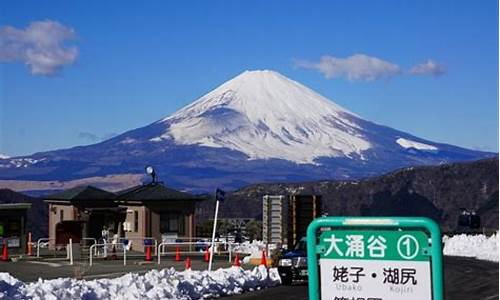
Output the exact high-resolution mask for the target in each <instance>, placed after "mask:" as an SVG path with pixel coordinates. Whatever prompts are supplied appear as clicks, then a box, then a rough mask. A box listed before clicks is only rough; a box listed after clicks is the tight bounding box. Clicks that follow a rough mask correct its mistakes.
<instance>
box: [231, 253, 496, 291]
mask: <svg viewBox="0 0 500 300" xmlns="http://www.w3.org/2000/svg"><path fill="white" fill-rule="evenodd" d="M444 281H445V299H446V300H494V299H498V263H492V262H488V261H481V260H475V259H470V258H462V257H445V259H444ZM230 298H231V300H257V299H259V300H265V299H287V300H299V299H300V300H303V299H307V283H299V284H295V285H293V286H280V287H276V288H271V289H267V290H263V291H258V292H253V293H246V294H242V295H238V296H233V297H230Z"/></svg>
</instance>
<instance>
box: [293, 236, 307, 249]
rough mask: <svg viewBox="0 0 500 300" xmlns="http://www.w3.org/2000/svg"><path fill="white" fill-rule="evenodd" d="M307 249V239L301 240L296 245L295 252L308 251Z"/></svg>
mask: <svg viewBox="0 0 500 300" xmlns="http://www.w3.org/2000/svg"><path fill="white" fill-rule="evenodd" d="M306 249H307V243H306V239H301V240H300V241H299V242H298V243H297V244H296V245H295V250H301V251H306Z"/></svg>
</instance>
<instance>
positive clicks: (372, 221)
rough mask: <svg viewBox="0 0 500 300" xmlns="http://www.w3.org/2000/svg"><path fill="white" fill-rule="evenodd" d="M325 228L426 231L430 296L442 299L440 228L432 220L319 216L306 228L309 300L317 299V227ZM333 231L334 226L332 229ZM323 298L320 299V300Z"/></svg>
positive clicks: (438, 299) (318, 293)
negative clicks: (427, 235) (427, 236)
mask: <svg viewBox="0 0 500 300" xmlns="http://www.w3.org/2000/svg"><path fill="white" fill-rule="evenodd" d="M325 227H333V228H342V229H347V228H348V229H356V230H358V229H373V228H377V229H382V228H383V229H393V230H399V229H424V230H426V231H427V233H428V234H430V239H429V240H430V243H431V246H430V253H429V254H430V257H431V276H432V280H431V284H432V299H433V300H443V257H442V253H443V252H442V245H441V243H442V239H441V230H440V228H439V226H438V225H437V224H436V222H434V221H433V220H431V219H429V218H424V217H321V218H317V219H314V220H313V221H312V222H311V224H309V226H308V227H307V269H308V273H309V281H308V290H309V292H308V293H309V300H319V299H320V297H319V295H320V287H319V278H318V277H319V275H318V265H319V261H318V254H319V253H318V247H317V246H318V245H317V233H318V230H319V229H321V228H325ZM333 230H334V229H333ZM323 300H324V299H323Z"/></svg>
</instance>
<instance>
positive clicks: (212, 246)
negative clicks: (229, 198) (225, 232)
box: [208, 188, 226, 272]
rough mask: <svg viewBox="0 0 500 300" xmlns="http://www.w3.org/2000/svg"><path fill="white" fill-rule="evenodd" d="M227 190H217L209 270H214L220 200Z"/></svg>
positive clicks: (222, 199)
mask: <svg viewBox="0 0 500 300" xmlns="http://www.w3.org/2000/svg"><path fill="white" fill-rule="evenodd" d="M225 195H226V192H224V191H223V190H221V189H219V188H218V189H216V190H215V200H216V202H215V216H214V228H213V231H212V241H211V242H210V259H209V261H208V271H209V272H210V271H212V260H213V257H214V241H215V231H216V229H217V215H218V214H219V201H221V202H222V201H224V197H225Z"/></svg>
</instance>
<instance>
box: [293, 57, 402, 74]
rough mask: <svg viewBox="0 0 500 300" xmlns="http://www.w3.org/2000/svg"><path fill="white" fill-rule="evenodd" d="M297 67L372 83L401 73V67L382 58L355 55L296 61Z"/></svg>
mask: <svg viewBox="0 0 500 300" xmlns="http://www.w3.org/2000/svg"><path fill="white" fill-rule="evenodd" d="M295 66H296V67H300V68H306V69H313V70H317V71H319V72H321V73H322V74H323V75H324V76H325V77H326V78H328V79H331V78H347V79H348V80H352V81H354V80H364V81H372V80H377V79H383V78H386V79H388V78H391V77H393V76H395V75H398V74H400V73H401V67H400V66H398V65H396V64H393V63H391V62H388V61H384V60H382V59H380V58H377V57H373V56H368V55H365V54H354V55H351V56H349V57H347V58H339V57H334V56H330V55H324V56H322V57H321V59H320V61H319V62H317V63H315V62H309V61H304V60H296V61H295Z"/></svg>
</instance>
